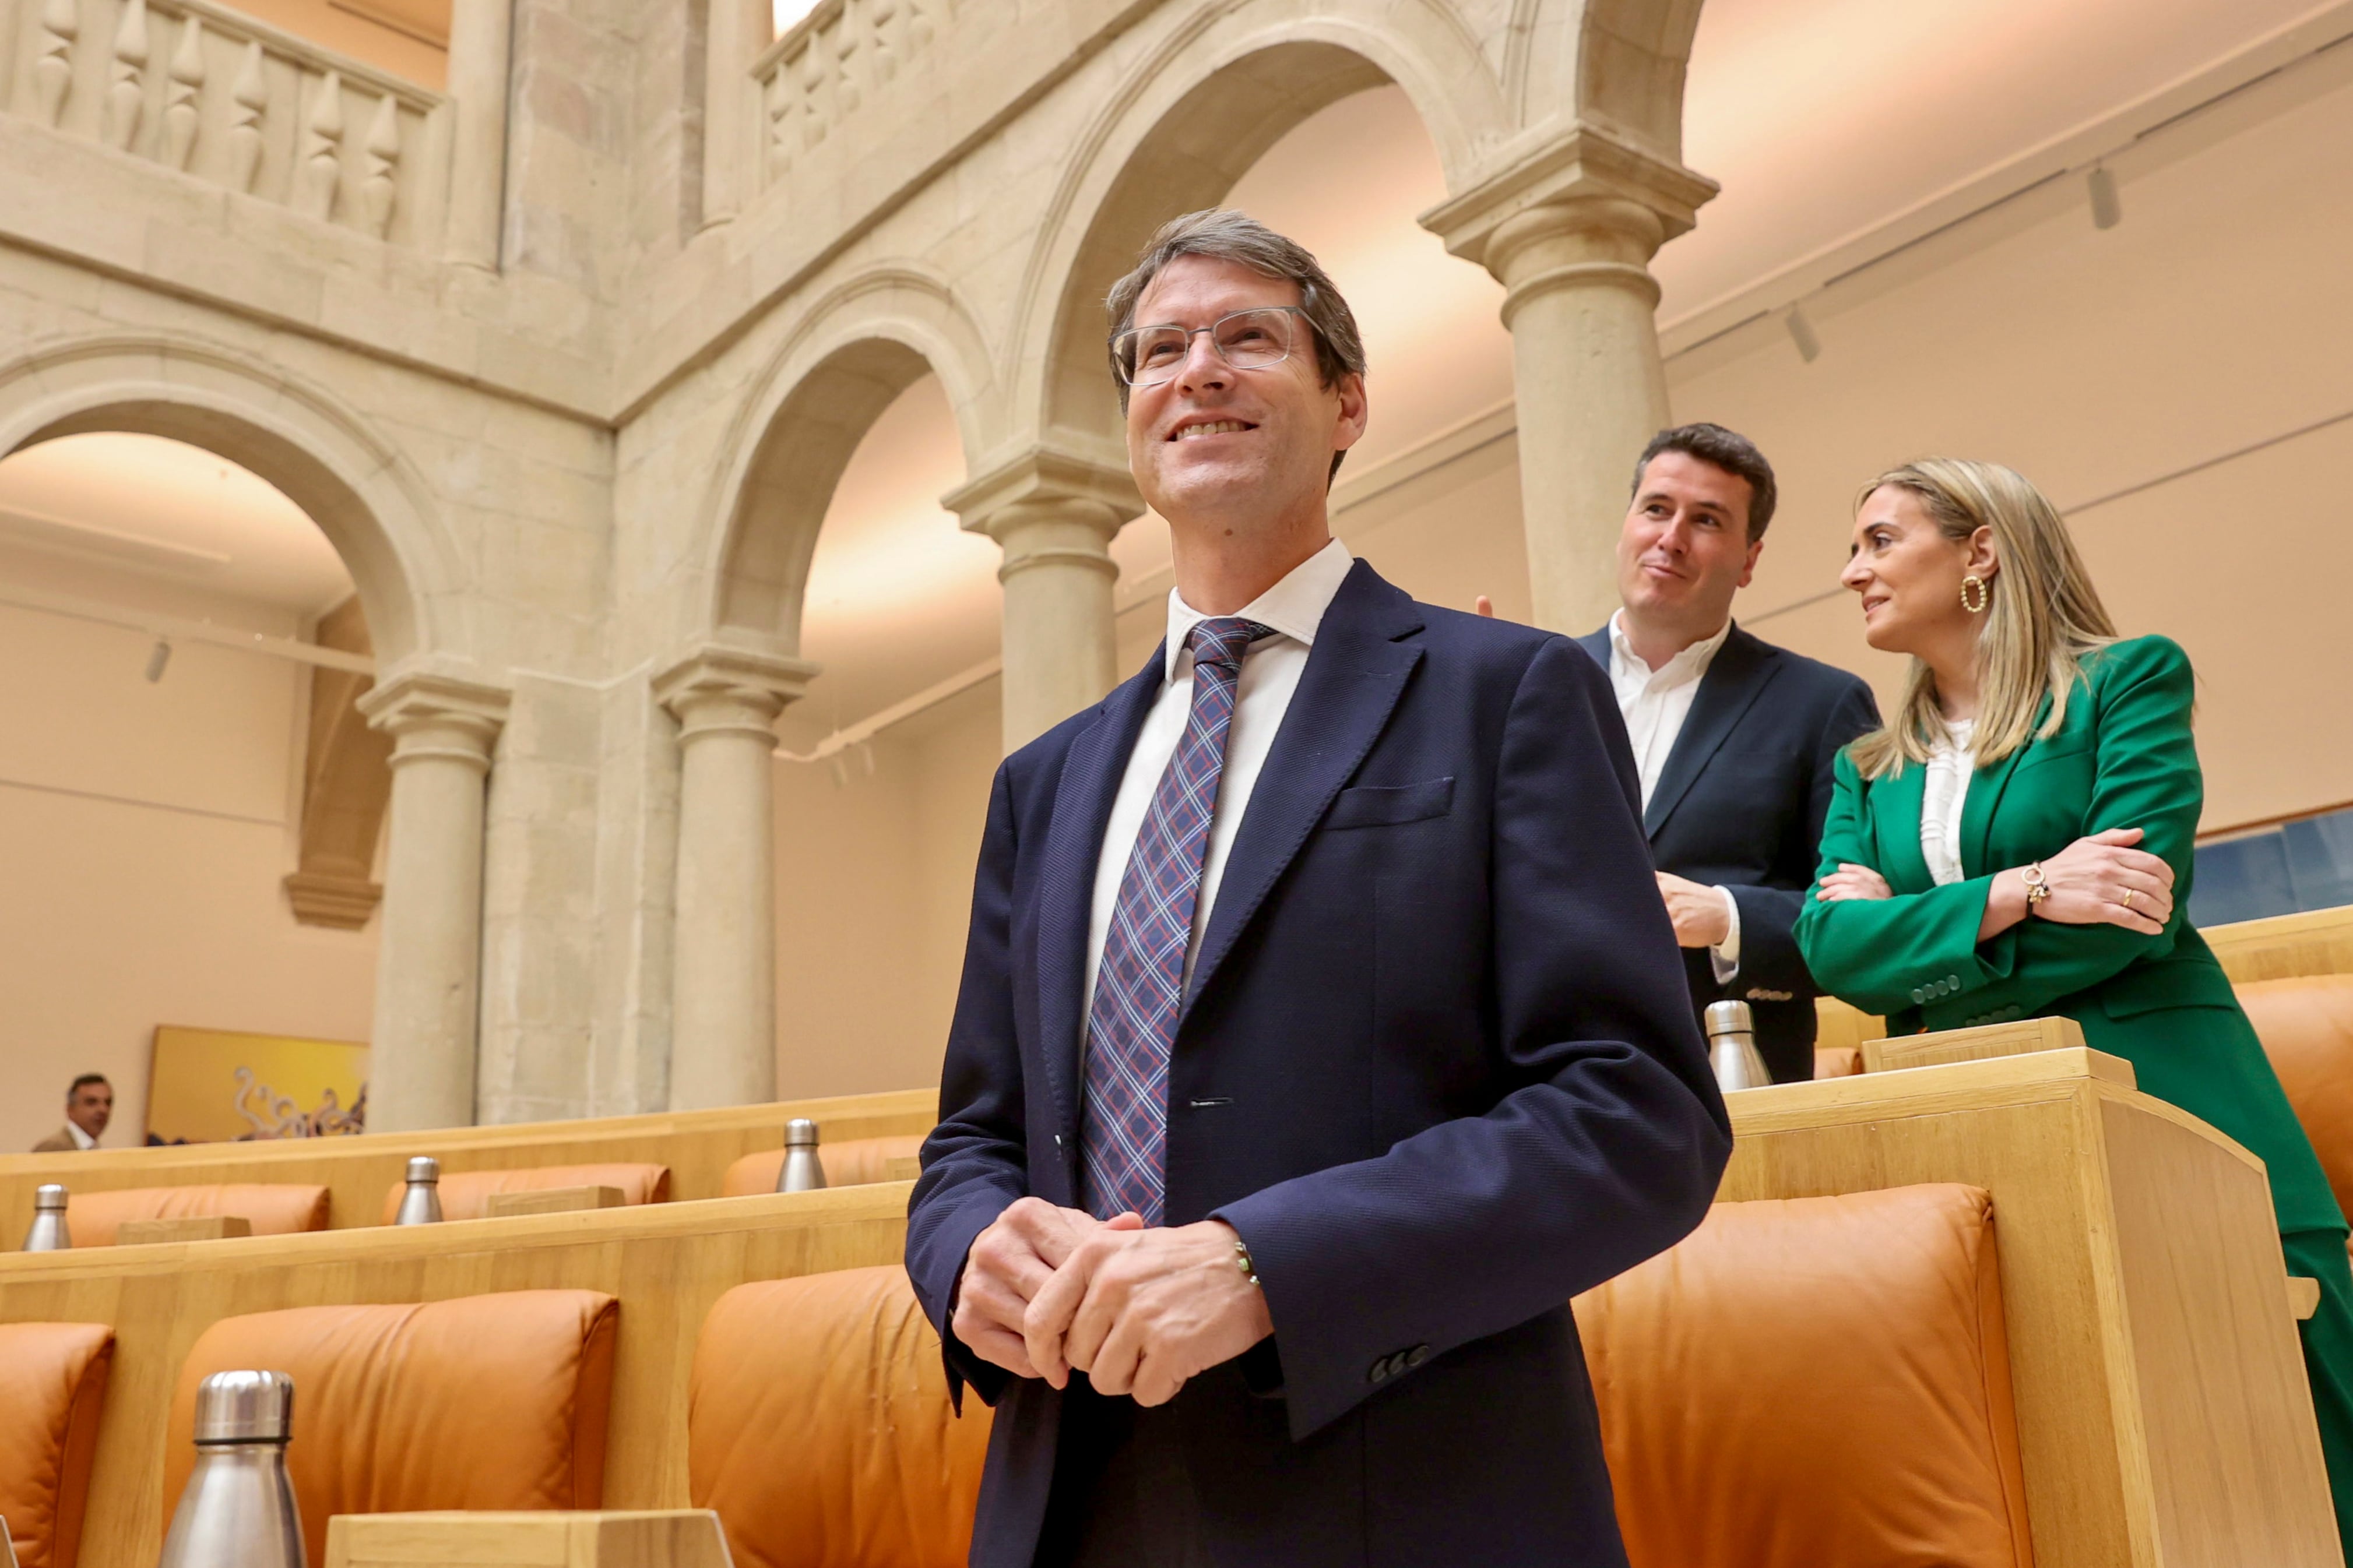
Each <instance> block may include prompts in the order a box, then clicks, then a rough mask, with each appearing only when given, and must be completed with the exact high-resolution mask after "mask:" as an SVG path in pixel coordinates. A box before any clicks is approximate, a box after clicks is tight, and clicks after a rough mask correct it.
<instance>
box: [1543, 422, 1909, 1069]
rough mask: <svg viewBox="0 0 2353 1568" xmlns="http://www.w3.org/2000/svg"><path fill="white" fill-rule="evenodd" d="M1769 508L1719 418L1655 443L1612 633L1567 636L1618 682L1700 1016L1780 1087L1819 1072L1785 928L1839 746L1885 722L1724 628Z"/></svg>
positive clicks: (1818, 833)
mask: <svg viewBox="0 0 2353 1568" xmlns="http://www.w3.org/2000/svg"><path fill="white" fill-rule="evenodd" d="M1775 500H1776V494H1775V486H1774V482H1773V468H1772V465H1771V464H1769V463H1767V461H1766V460H1765V455H1764V454H1763V453H1762V452H1759V451H1758V450H1757V448H1756V447H1755V446H1753V445H1752V444H1751V443H1750V442H1749V441H1748V439H1747V438H1746V437H1743V436H1739V435H1736V434H1735V433H1734V432H1732V431H1730V430H1726V429H1725V428H1724V427H1723V426H1720V425H1685V426H1680V427H1678V428H1676V429H1673V430H1662V431H1661V432H1659V434H1657V435H1656V436H1653V437H1651V444H1650V445H1649V446H1648V447H1644V448H1643V450H1642V456H1641V460H1640V461H1639V462H1637V463H1636V464H1635V466H1634V498H1633V503H1632V504H1631V505H1630V506H1629V507H1628V508H1627V510H1626V524H1625V527H1624V529H1623V530H1622V531H1620V534H1619V537H1618V595H1619V598H1620V601H1621V602H1622V606H1623V607H1621V608H1620V610H1619V612H1618V613H1617V614H1616V615H1614V616H1610V617H1609V625H1608V626H1603V627H1602V628H1601V629H1600V630H1599V631H1597V632H1594V633H1593V634H1591V635H1590V636H1588V637H1580V638H1578V639H1577V640H1578V641H1579V642H1580V643H1581V644H1583V645H1584V647H1585V651H1586V652H1588V653H1589V654H1591V655H1592V656H1593V658H1594V659H1595V660H1596V662H1598V663H1599V665H1600V666H1601V668H1604V669H1606V670H1608V671H1609V683H1610V685H1611V686H1613V687H1615V688H1616V689H1617V693H1618V708H1619V711H1620V712H1621V713H1623V714H1624V715H1625V718H1626V731H1627V738H1628V739H1629V740H1630V741H1631V742H1632V743H1633V747H1634V765H1635V768H1636V769H1637V771H1638V772H1639V773H1641V781H1642V828H1643V831H1644V832H1646V833H1648V834H1649V835H1650V839H1651V858H1652V859H1653V860H1654V861H1655V862H1656V863H1657V865H1658V868H1659V870H1658V877H1659V892H1660V895H1661V896H1662V898H1664V899H1665V900H1666V905H1667V913H1668V914H1669V916H1670V917H1672V919H1673V921H1674V923H1675V940H1676V941H1677V942H1680V943H1682V944H1683V967H1684V970H1685V973H1687V974H1688V975H1689V976H1690V979H1691V992H1692V1001H1693V1003H1694V1006H1695V1007H1696V1008H1697V1009H1698V1010H1699V1011H1701V1012H1703V1013H1704V1012H1705V1010H1706V1008H1707V1005H1708V1004H1709V1003H1711V1002H1715V1001H1721V1000H1723V999H1725V998H1727V997H1730V998H1733V999H1736V1000H1738V1001H1742V1002H1746V1003H1747V1004H1748V1005H1749V1007H1750V1008H1751V1010H1752V1011H1753V1012H1754V1013H1755V1015H1756V1018H1757V1054H1758V1055H1759V1056H1761V1057H1763V1058H1765V1068H1766V1070H1767V1071H1768V1072H1770V1073H1771V1074H1772V1075H1773V1081H1774V1082H1776V1083H1788V1082H1790V1081H1791V1080H1793V1079H1810V1078H1811V1077H1813V1076H1814V995H1815V986H1814V982H1813V977H1812V976H1811V975H1810V974H1809V973H1806V963H1805V960H1804V959H1803V958H1801V957H1799V953H1798V944H1797V941H1796V939H1795V937H1794V936H1793V935H1792V934H1791V932H1792V931H1793V929H1794V928H1795V927H1796V925H1797V922H1798V910H1799V906H1800V905H1801V904H1802V903H1803V902H1804V901H1805V894H1806V889H1807V888H1808V887H1809V886H1810V885H1811V884H1812V882H1813V879H1814V872H1815V869H1816V864H1815V862H1816V858H1817V857H1816V853H1815V851H1816V848H1817V847H1818V846H1819V845H1820V843H1821V837H1822V819H1823V816H1825V815H1826V814H1827V813H1828V812H1829V810H1830V804H1831V765H1832V764H1833V763H1835V762H1836V760H1837V758H1838V753H1839V749H1840V748H1841V747H1842V746H1844V745H1845V744H1846V743H1847V742H1849V741H1852V740H1853V739H1854V738H1855V737H1856V736H1858V735H1860V734H1862V733H1863V732H1864V731H1867V730H1875V729H1877V728H1878V727H1879V707H1878V704H1877V703H1875V702H1873V700H1872V697H1871V688H1869V687H1868V686H1865V685H1864V684H1863V683H1862V680H1861V679H1858V678H1856V677H1854V676H1852V675H1850V674H1848V673H1847V672H1846V671H1845V670H1842V669H1836V668H1831V666H1830V665H1827V664H1818V663H1816V662H1815V661H1814V660H1812V659H1810V658H1802V657H1800V656H1799V655H1797V654H1794V653H1791V652H1789V651H1788V649H1786V648H1778V647H1774V646H1773V645H1772V644H1770V643H1768V642H1764V641H1762V640H1760V639H1758V638H1757V637H1751V636H1750V635H1749V634H1748V633H1746V632H1744V631H1742V630H1741V629H1740V628H1739V627H1738V626H1735V625H1733V623H1732V597H1733V595H1735V594H1736V593H1737V592H1738V591H1739V590H1741V589H1742V588H1745V587H1746V586H1747V585H1748V580H1749V577H1750V575H1751V574H1754V573H1755V571H1756V570H1757V555H1758V553H1759V552H1762V551H1763V550H1764V548H1765V528H1766V525H1767V524H1768V523H1770V522H1771V521H1773V505H1774V501H1775Z"/></svg>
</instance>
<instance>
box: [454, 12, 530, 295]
mask: <svg viewBox="0 0 2353 1568" xmlns="http://www.w3.org/2000/svg"><path fill="white" fill-rule="evenodd" d="M513 37H514V0H453V3H452V5H451V6H450V10H449V97H450V100H451V102H452V105H453V107H454V109H455V111H456V113H457V117H458V121H457V133H456V135H455V137H454V138H453V140H452V143H451V146H450V149H449V216H448V237H447V242H446V245H445V247H444V248H445V251H446V253H447V254H448V258H449V259H450V260H452V261H462V262H464V263H465V264H467V265H468V266H470V267H480V268H488V269H489V270H491V271H493V272H495V271H497V270H498V266H499V228H500V223H501V213H502V210H503V208H504V205H505V201H506V188H507V92H508V85H509V81H510V74H509V71H508V50H509V49H510V48H511V47H512V43H513Z"/></svg>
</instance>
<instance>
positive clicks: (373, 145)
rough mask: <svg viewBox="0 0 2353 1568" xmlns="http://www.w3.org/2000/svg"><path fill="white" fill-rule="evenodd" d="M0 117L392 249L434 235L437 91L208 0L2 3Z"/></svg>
mask: <svg viewBox="0 0 2353 1568" xmlns="http://www.w3.org/2000/svg"><path fill="white" fill-rule="evenodd" d="M0 16H5V18H6V20H5V33H0V39H5V40H6V42H7V43H9V44H12V45H13V59H12V62H11V68H10V71H9V75H8V78H7V82H8V89H7V108H8V110H9V112H11V113H13V114H16V115H19V116H22V117H24V118H26V119H29V120H32V121H36V122H37V123H38V124H41V125H44V126H47V127H48V128H50V129H52V130H55V131H59V132H65V133H66V134H69V135H73V136H82V137H88V138H90V139H92V140H95V141H100V142H105V143H106V144H107V145H108V146H110V147H112V148H115V149H117V150H118V151H120V152H122V153H129V154H131V155H132V156H133V157H138V158H142V159H147V160H150V161H153V162H154V163H163V164H165V165H167V166H168V167H171V168H174V169H176V170H179V171H181V172H182V173H184V174H188V175H190V176H192V177H194V178H195V179H199V180H203V181H205V182H206V183H207V184H215V185H224V186H227V188H228V189H230V190H233V191H238V192H242V193H245V194H247V195H252V196H256V197H259V198H260V199H261V200H264V201H269V202H275V203H279V204H280V205H285V206H289V207H291V208H293V209H294V210H295V211H297V212H299V213H301V214H303V215H304V216H309V217H312V218H317V219H320V220H322V221H323V222H327V223H332V224H336V225H339V226H343V227H345V228H353V229H357V230H359V231H360V232H361V233H363V234H368V235H373V236H375V237H377V238H379V239H386V240H391V241H393V242H395V243H396V244H405V245H416V246H423V247H431V246H435V245H438V242H439V237H440V234H439V231H440V224H441V217H442V205H443V202H444V200H445V197H446V190H447V177H448V176H447V172H448V161H449V155H448V121H449V112H448V110H449V105H448V100H447V99H445V98H444V97H442V96H441V95H440V94H438V93H435V92H430V91H427V89H423V88H420V87H417V86H416V85H414V84H413V83H410V82H406V81H402V80H400V79H398V78H396V77H393V76H389V75H387V74H385V72H383V71H381V70H378V69H376V68H375V67H373V66H369V65H365V64H363V63H362V62H360V61H358V60H354V59H349V58H344V57H343V56H340V55H337V54H335V53H334V52H333V51H332V50H329V49H322V48H321V47H318V46H317V45H315V44H311V43H309V42H306V41H305V40H303V39H301V38H298V37H294V36H293V35H292V34H290V33H286V32H283V31H280V29H278V28H276V27H272V26H269V25H268V24H267V23H263V22H259V21H256V20H255V19H253V18H252V17H250V16H241V15H239V14H238V13H237V12H236V11H233V10H230V9H228V8H227V7H226V6H223V5H215V4H213V3H212V0H0Z"/></svg>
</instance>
